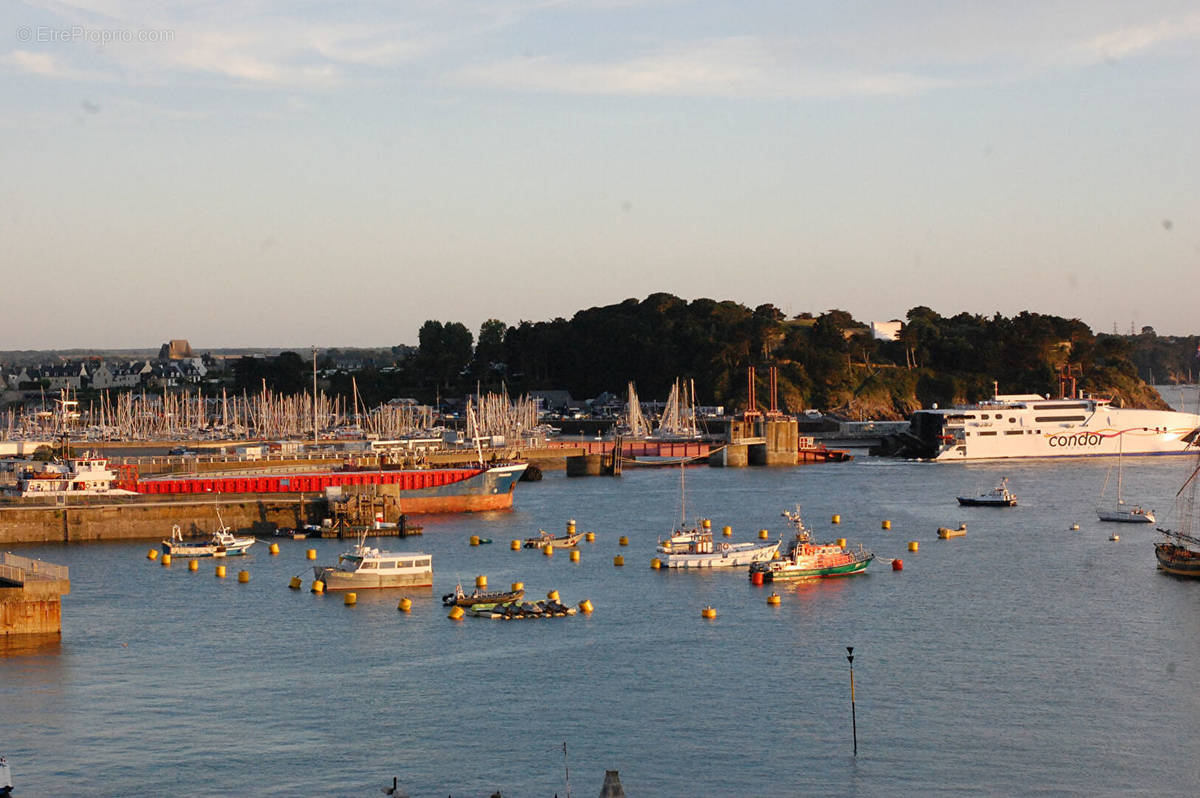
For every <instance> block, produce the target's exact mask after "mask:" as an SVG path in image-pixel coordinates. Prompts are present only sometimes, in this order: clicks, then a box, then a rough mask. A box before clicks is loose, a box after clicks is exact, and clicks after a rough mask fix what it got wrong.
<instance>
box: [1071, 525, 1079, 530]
mask: <svg viewBox="0 0 1200 798" xmlns="http://www.w3.org/2000/svg"><path fill="white" fill-rule="evenodd" d="M1071 531H1073V532H1078V531H1079V524H1071Z"/></svg>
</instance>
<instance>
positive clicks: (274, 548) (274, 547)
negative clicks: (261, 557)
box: [267, 543, 279, 554]
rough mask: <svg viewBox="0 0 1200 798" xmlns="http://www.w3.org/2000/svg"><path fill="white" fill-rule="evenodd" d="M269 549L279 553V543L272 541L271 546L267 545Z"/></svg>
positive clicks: (272, 552)
mask: <svg viewBox="0 0 1200 798" xmlns="http://www.w3.org/2000/svg"><path fill="white" fill-rule="evenodd" d="M267 551H269V552H271V554H278V553H279V544H278V543H272V544H271V545H270V546H268V547H267Z"/></svg>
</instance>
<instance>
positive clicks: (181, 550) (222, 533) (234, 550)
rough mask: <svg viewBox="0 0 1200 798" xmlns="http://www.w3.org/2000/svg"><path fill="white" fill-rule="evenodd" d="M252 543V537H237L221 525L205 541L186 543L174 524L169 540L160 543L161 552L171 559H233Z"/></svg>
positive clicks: (180, 531) (243, 552) (181, 531)
mask: <svg viewBox="0 0 1200 798" xmlns="http://www.w3.org/2000/svg"><path fill="white" fill-rule="evenodd" d="M254 541H255V539H254V538H252V537H238V536H237V535H235V534H233V531H232V530H231V529H230V528H229V527H227V526H224V525H222V526H221V528H220V529H218V530H217V531H216V532H213V533H212V537H211V538H209V539H208V540H207V541H205V542H203V543H200V542H188V541H186V540H184V539H183V530H181V529H180V528H179V525H178V524H176V525H175V526H173V527H171V539H170V540H164V541H163V542H162V550H163V553H164V554H170V555H171V556H173V557H234V556H236V555H238V554H245V553H246V550H247V549H249V548H250V547H251V546H253V545H254Z"/></svg>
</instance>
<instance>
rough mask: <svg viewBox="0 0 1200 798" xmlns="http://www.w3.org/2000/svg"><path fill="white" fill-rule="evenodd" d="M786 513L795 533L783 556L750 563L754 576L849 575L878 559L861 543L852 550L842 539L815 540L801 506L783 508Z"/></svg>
mask: <svg viewBox="0 0 1200 798" xmlns="http://www.w3.org/2000/svg"><path fill="white" fill-rule="evenodd" d="M783 516H784V517H785V518H787V519H788V523H789V524H791V526H792V527H793V528H794V529H795V530H796V534H795V537H794V538H793V539H792V540H791V541H789V543H788V548H787V550H786V551H785V552H784V553H783V554H782V555H781V556H780V557H778V558H776V559H774V560H770V561H769V562H759V563H754V564H753V565H751V566H750V578H751V580H754V579H755V577H756V575H761V578H762V580H763V581H764V582H773V581H776V580H782V579H813V578H821V577H831V576H850V575H852V574H857V573H862V572H863V571H865V570H866V569H867V566H869V565H870V564H871V562H872V561H873V560H874V559H875V555H874V554H873V553H871V552H869V551H867V550H866V549H864V548H863V547H862V544H859V547H858V549H857V550H851V549H847V548H846V547H845V546H843V545H841V544H840V543H813V542H812V533H811V532H810V531H809V530H808V527H806V526H805V525H804V522H803V520H801V518H800V510H799V508H797V509H796V510H795V511H793V512H788V511H784V513H783Z"/></svg>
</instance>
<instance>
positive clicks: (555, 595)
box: [546, 590, 558, 601]
mask: <svg viewBox="0 0 1200 798" xmlns="http://www.w3.org/2000/svg"><path fill="white" fill-rule="evenodd" d="M546 598H548V599H550V600H551V601H558V591H557V590H551V591H550V592H549V593H547V594H546Z"/></svg>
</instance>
